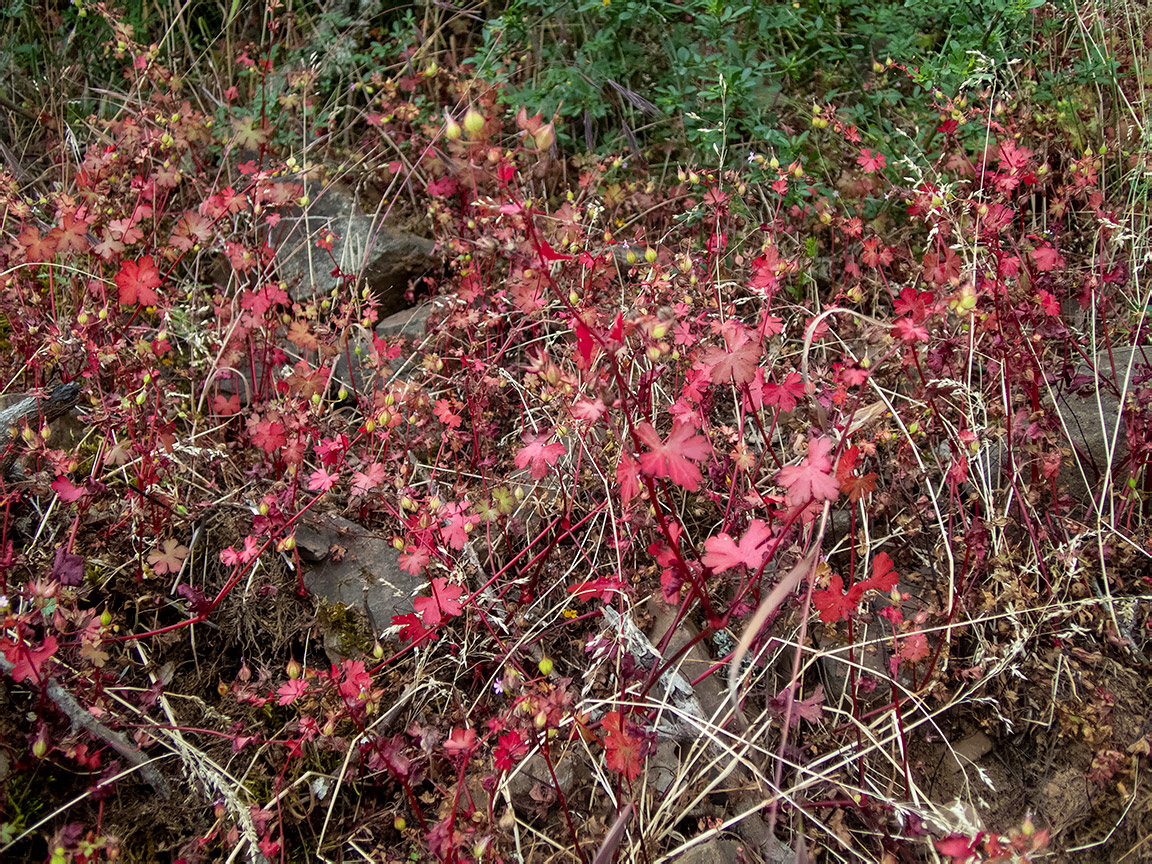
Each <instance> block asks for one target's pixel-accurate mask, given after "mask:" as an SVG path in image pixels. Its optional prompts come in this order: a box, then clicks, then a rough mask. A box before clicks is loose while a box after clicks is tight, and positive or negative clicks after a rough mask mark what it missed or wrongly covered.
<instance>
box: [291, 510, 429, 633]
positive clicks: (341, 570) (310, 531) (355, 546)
mask: <svg viewBox="0 0 1152 864" xmlns="http://www.w3.org/2000/svg"><path fill="white" fill-rule="evenodd" d="M296 547H297V549H299V551H300V558H301V560H302V561H303V562H305V564H306V567H305V569H304V585H305V587H306V588H307V589H308V590H309V591H311V592H312V593H313V594H315V595H316V596H318V597H322V598H323V599H324V600H325V601H326V602H327V603H330V604H335V603H340V604H342V605H344V606H345V607H350V608H353V609H356V610H359V611H360V612H361V613H363V614H364V615H365V617H366V618H367V619H368V623H369V626H370V627H371V628H372V634H373V636H374V637H379V635H380V634H381V633H382V632H383V631H384V630H385V629H386V628H388V627H390V626H391V625H392V616H393V615H403V614H406V613H408V612H411V611H412V599H413V598H414V597H415V596H416V595H417V593H418V592H419V591H420V590H421V589H422V588H423V587H424V584H425V581H424V579H423V578H422V577H420V576H413V575H412V574H411V573H409V572H408V571H406V570H402V569H401V568H400V553H399V552H398V551H397V550H396V549H394V548H393V546H392V544H391V543H389V542H387V541H385V540H384V539H383V538H381V537H378V536H376V535H374V534H373V533H372V532H371V531H369V530H368V529H367V528H364V527H362V526H360V525H357V524H355V523H354V522H349V521H348V520H347V519H344V518H342V517H340V516H335V515H331V514H320V515H312V514H308V515H306V516H305V517H304V518H302V519H301V520H300V522H299V523H298V524H297V526H296Z"/></svg>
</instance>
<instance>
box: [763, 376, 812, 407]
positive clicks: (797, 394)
mask: <svg viewBox="0 0 1152 864" xmlns="http://www.w3.org/2000/svg"><path fill="white" fill-rule="evenodd" d="M761 392H762V394H763V395H762V398H763V400H764V404H765V405H771V406H772V407H774V408H777V409H779V410H780V411H783V412H785V413H787V412H789V411H791V410H792V409H793V408H795V407H796V405H797V404H798V403H799V402H800V400H801V399H803V398H804V379H803V378H801V377H800V374H799V373H798V372H789V373H788V374H787V375H785V376H784V382H783V383H782V384H774V383H772V382H771V381H765V382H764V387H763V389H762V391H761Z"/></svg>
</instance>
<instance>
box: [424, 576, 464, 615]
mask: <svg viewBox="0 0 1152 864" xmlns="http://www.w3.org/2000/svg"><path fill="white" fill-rule="evenodd" d="M463 593H464V589H463V588H461V587H460V586H459V585H451V584H449V583H448V580H447V579H445V578H444V577H443V576H437V577H436V578H435V579H433V580H432V596H431V597H417V598H416V599H415V600H414V601H413V603H412V607H413V608H414V609H415V610H416V611H417V612H419V613H420V616H421V617H422V618H423V619H424V623H425V624H427V625H428V626H429V627H435V626H437V625H438V624H439V623H440V622H441V621H443V620H444V618H445V616H447V617H449V618H455V617H456V616H457V615H459V614H460V613H461V612H463V611H464V607H463V605H462V604H461V603H460V601H459V599H458V598H459V597H460V595H462V594H463Z"/></svg>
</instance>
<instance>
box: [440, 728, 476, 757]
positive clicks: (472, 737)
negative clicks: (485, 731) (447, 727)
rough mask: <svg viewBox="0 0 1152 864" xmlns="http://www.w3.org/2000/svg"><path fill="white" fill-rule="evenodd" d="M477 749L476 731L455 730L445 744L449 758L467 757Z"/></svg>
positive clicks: (469, 729) (470, 729)
mask: <svg viewBox="0 0 1152 864" xmlns="http://www.w3.org/2000/svg"><path fill="white" fill-rule="evenodd" d="M475 749H476V730H475V729H472V728H468V729H453V730H452V734H451V735H449V736H448V740H447V741H445V742H444V750H445V752H446V753H447V754H448V755H449V756H467V755H468V754H469V753H471V752H472V751H473V750H475Z"/></svg>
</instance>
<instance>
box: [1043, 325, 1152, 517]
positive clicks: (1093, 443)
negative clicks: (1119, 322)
mask: <svg viewBox="0 0 1152 864" xmlns="http://www.w3.org/2000/svg"><path fill="white" fill-rule="evenodd" d="M1130 363H1131V365H1132V370H1131V379H1130V380H1129V384H1128V392H1129V393H1130V392H1131V391H1132V389H1133V387H1134V385H1135V384H1136V383H1137V382H1139V381H1141V380H1146V379H1147V378H1148V376H1149V374H1150V371H1152V370H1150V364H1152V347H1148V346H1137V347H1133V346H1123V347H1119V348H1113V349H1112V352H1111V359H1110V358H1109V354H1108V352H1107V351H1103V352H1101V353H1100V354H1099V355H1097V358H1096V368H1095V369H1092V368H1090V367H1089V366H1087V365H1082V366H1080V367H1078V368H1077V369H1076V375H1077V377H1078V378H1079V377H1081V376H1083V378H1086V379H1087V383H1086V384H1085V386H1083V387H1080V388H1079V389H1077V390H1070V389H1069V390H1066V391H1065V392H1064V393H1062V394H1061V395H1060V396H1059V397H1058V398H1057V400H1056V404H1057V408H1058V409H1059V412H1060V417H1061V420H1062V421H1063V422H1062V424H1061V425H1062V428H1063V429H1064V434H1065V437H1066V439H1067V441H1068V443H1069V445H1071V447H1072V451H1073V452H1072V457H1071V459H1066V460H1064V462H1063V464H1062V465H1061V470H1060V483H1061V484H1063V485H1066V486H1067V487H1068V488H1069V489H1070V490H1071V491H1072V492H1073V493H1075V494H1079V495H1083V494H1085V493H1086V492H1087V491H1089V490H1092V491H1099V489H1100V485H1101V479H1102V478H1103V477H1104V475H1105V473H1106V472H1107V470H1108V466H1109V465H1110V464H1111V466H1112V467H1113V469H1114V471H1117V473H1115V474H1114V476H1113V478H1112V488H1119V487H1121V486H1122V484H1123V483H1124V481H1125V480H1126V479H1127V476H1128V475H1127V474H1121V473H1119V469H1120V466H1121V464H1122V463H1123V461H1124V459H1125V458H1126V457H1127V455H1128V440H1127V437H1126V436H1125V434H1124V429H1120V431H1119V434H1117V435H1116V449H1115V452H1114V453H1113V456H1112V459H1111V460H1109V458H1108V448H1109V447H1110V446H1111V444H1112V436H1113V435H1114V434H1115V433H1116V422H1117V420H1119V419H1121V417H1122V415H1121V413H1120V400H1119V399H1118V398H1117V395H1116V394H1117V393H1118V392H1120V391H1121V390H1122V389H1123V387H1124V381H1125V377H1126V376H1127V374H1128V366H1129V364H1130ZM1113 388H1115V390H1114V389H1113ZM1080 393H1086V394H1087V395H1084V396H1081V395H1079V394H1080ZM1097 400H1099V401H1097Z"/></svg>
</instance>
